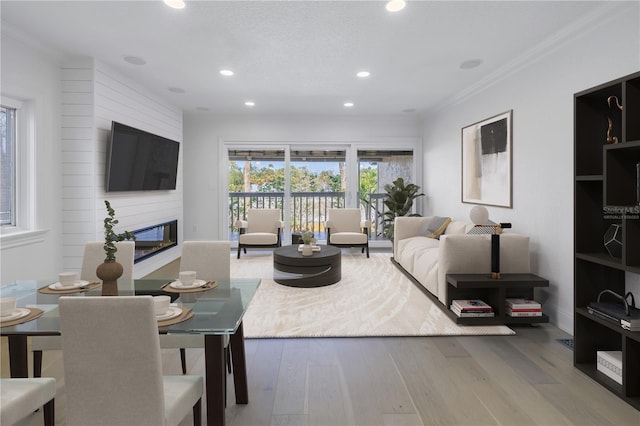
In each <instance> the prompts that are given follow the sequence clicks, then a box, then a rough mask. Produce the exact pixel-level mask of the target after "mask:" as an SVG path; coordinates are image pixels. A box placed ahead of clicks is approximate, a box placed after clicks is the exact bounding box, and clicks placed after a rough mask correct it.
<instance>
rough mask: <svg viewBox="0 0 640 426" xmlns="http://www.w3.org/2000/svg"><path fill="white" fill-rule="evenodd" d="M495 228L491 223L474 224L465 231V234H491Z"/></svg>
mask: <svg viewBox="0 0 640 426" xmlns="http://www.w3.org/2000/svg"><path fill="white" fill-rule="evenodd" d="M495 230H496V227H495V226H491V225H476V226H474V227H473V228H471V229H470V230H469V232H467V234H471V235H486V234H493V233H494V232H495Z"/></svg>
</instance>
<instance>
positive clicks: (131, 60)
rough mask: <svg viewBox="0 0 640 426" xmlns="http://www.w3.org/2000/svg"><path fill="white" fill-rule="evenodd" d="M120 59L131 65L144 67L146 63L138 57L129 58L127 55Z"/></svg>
mask: <svg viewBox="0 0 640 426" xmlns="http://www.w3.org/2000/svg"><path fill="white" fill-rule="evenodd" d="M122 59H123V60H124V61H125V62H128V63H130V64H131V65H144V64H146V63H147V61H145V60H144V59H142V58H140V57H138V56H131V55H127V56H123V57H122Z"/></svg>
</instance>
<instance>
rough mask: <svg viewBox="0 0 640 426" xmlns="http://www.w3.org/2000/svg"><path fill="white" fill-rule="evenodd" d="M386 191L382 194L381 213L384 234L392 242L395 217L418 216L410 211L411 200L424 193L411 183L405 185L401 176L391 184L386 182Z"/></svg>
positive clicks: (411, 207)
mask: <svg viewBox="0 0 640 426" xmlns="http://www.w3.org/2000/svg"><path fill="white" fill-rule="evenodd" d="M384 190H385V192H386V194H385V196H384V201H383V202H384V205H385V207H386V210H385V212H384V215H383V220H382V222H383V224H384V236H385V237H386V238H388V239H389V240H391V242H392V243H393V227H394V222H395V219H396V217H398V216H420V215H419V214H417V213H411V210H412V209H413V201H414V200H415V199H416V198H418V197H423V196H424V194H423V193H421V192H419V191H420V187H419V186H418V185H415V184H413V183H408V184H406V185H405V183H404V179H402V178H401V177H399V178H397V179H396V180H394V181H393V185H391V184H386V185H385V186H384Z"/></svg>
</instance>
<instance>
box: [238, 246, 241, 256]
mask: <svg viewBox="0 0 640 426" xmlns="http://www.w3.org/2000/svg"><path fill="white" fill-rule="evenodd" d="M240 250H241V248H240V244H238V259H240Z"/></svg>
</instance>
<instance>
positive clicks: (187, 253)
mask: <svg viewBox="0 0 640 426" xmlns="http://www.w3.org/2000/svg"><path fill="white" fill-rule="evenodd" d="M180 271H196V276H197V277H198V278H199V279H203V280H214V281H221V280H228V279H229V278H230V276H231V242H230V241H184V242H183V243H182V257H181V258H180ZM160 346H161V347H162V348H165V349H167V348H179V349H180V364H181V367H182V373H183V374H186V372H187V357H186V351H185V349H186V348H203V347H204V338H203V337H202V336H201V335H176V334H174V335H164V336H162V337H161V338H160ZM224 347H225V355H226V358H227V365H228V366H230V353H229V336H225V338H224Z"/></svg>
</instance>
